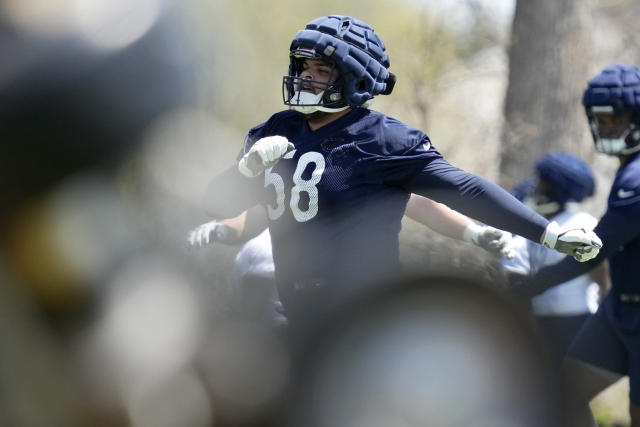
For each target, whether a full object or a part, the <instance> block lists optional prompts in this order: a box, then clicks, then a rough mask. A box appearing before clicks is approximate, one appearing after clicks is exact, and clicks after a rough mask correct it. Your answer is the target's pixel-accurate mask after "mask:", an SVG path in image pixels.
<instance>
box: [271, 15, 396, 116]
mask: <svg viewBox="0 0 640 427" xmlns="http://www.w3.org/2000/svg"><path fill="white" fill-rule="evenodd" d="M385 49H386V48H385V45H384V43H383V42H382V40H381V39H380V37H379V36H378V35H377V34H376V33H375V32H374V30H373V28H371V27H370V26H369V25H367V24H366V23H364V22H362V21H360V20H358V19H356V18H352V17H349V16H342V15H330V16H323V17H320V18H317V19H314V20H313V21H311V22H309V23H308V24H307V25H306V27H305V29H304V30H301V31H299V32H298V33H297V34H296V36H295V37H294V39H293V41H292V42H291V46H290V48H289V57H290V63H289V73H288V74H287V75H286V76H284V77H283V80H282V97H283V101H284V103H285V105H288V106H290V107H291V108H293V109H295V110H297V111H299V112H301V113H303V114H311V113H314V112H316V111H324V112H329V113H334V112H338V111H342V110H345V109H347V108H349V107H352V108H356V107H361V106H364V107H367V106H369V105H370V104H371V102H372V100H373V97H374V96H376V95H379V94H381V95H388V94H390V93H391V91H392V90H393V86H394V85H395V81H396V78H395V76H394V75H393V74H392V73H390V72H389V71H388V68H389V66H390V62H389V55H387V54H386V53H385ZM309 59H316V60H321V61H323V62H325V63H326V64H328V65H329V66H330V67H332V69H336V70H337V71H338V73H337V77H336V78H334V79H330V80H329V81H328V82H326V83H325V82H319V81H314V80H309V79H303V78H301V77H300V75H301V73H302V71H303V66H304V63H305V61H307V60H309ZM303 85H304V86H306V88H307V89H313V91H309V90H303ZM312 92H313V93H312Z"/></svg>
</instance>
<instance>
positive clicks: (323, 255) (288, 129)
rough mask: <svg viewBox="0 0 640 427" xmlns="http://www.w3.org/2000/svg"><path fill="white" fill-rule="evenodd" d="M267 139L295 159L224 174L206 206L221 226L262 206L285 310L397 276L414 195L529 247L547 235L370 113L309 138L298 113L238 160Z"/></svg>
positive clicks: (416, 137)
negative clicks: (279, 142) (282, 142)
mask: <svg viewBox="0 0 640 427" xmlns="http://www.w3.org/2000/svg"><path fill="white" fill-rule="evenodd" d="M272 135H280V136H284V137H286V138H287V139H288V140H289V141H291V142H292V143H293V144H294V146H295V149H294V150H293V151H290V152H289V153H287V154H286V155H285V156H284V157H283V158H282V159H280V161H278V163H276V164H275V165H274V166H273V167H271V168H269V169H267V170H266V171H265V173H264V174H263V175H260V176H258V177H256V178H246V177H244V176H242V175H241V174H240V173H239V172H238V171H237V168H236V167H233V168H231V169H229V170H228V171H226V172H224V173H222V174H220V175H219V176H218V177H217V178H216V179H215V180H214V184H215V185H213V190H210V194H209V196H208V197H207V199H208V200H209V204H208V205H209V209H208V211H209V213H210V214H212V215H214V216H216V215H217V216H219V217H220V216H221V217H229V216H233V215H237V214H238V213H240V212H241V211H242V210H244V209H246V208H248V207H250V206H252V205H254V204H256V203H261V204H263V205H265V206H266V209H267V213H268V216H269V221H270V224H269V229H270V231H271V239H272V245H273V256H274V262H275V266H276V283H277V286H278V291H279V293H280V296H281V298H282V302H283V304H284V305H285V307H287V306H289V307H290V306H292V305H295V304H296V302H294V300H295V299H296V298H298V297H297V296H296V295H305V298H309V299H310V301H309V303H313V302H314V301H316V302H317V301H321V300H322V301H324V300H325V299H322V298H320V297H319V296H318V297H317V298H316V297H315V296H314V292H315V291H314V289H316V288H317V289H318V293H322V294H323V296H326V295H338V293H339V294H340V298H339V299H342V298H343V297H344V296H346V295H345V293H346V294H348V293H349V292H351V291H353V292H356V291H357V290H359V289H360V286H361V285H366V286H371V284H372V283H374V282H380V283H382V282H385V281H389V280H390V279H393V278H394V277H395V276H396V275H397V274H399V270H400V264H399V257H398V250H399V244H398V233H399V231H400V228H401V219H402V216H403V215H404V211H405V207H406V202H407V200H408V198H409V194H410V193H412V192H414V193H417V194H421V195H424V196H427V197H431V198H433V199H434V200H436V201H440V202H444V203H447V204H448V205H450V206H451V207H452V208H453V209H456V210H459V211H460V212H462V213H466V214H468V215H470V216H471V217H473V218H476V219H478V220H480V221H483V222H486V223H489V224H491V225H494V226H498V227H500V228H503V229H506V230H508V231H512V232H515V233H518V234H520V235H523V236H525V237H528V238H531V239H535V240H537V239H538V238H539V237H540V235H541V234H542V232H543V230H544V228H545V227H546V225H547V221H546V220H545V219H544V218H542V217H541V216H539V215H537V214H536V213H534V212H533V211H530V210H528V209H527V208H525V207H524V206H523V205H522V204H521V203H520V202H518V201H517V200H516V199H515V198H514V197H512V196H511V195H510V194H509V193H508V192H506V191H505V190H503V189H502V188H501V187H499V186H497V185H496V184H493V183H490V182H489V181H486V180H484V179H482V178H480V177H478V176H476V175H473V174H470V173H467V172H464V171H461V170H459V169H457V168H455V167H453V166H451V165H450V164H449V163H448V162H446V161H445V160H444V159H443V158H442V156H441V155H440V153H438V151H437V150H436V149H435V148H434V147H433V146H432V145H431V143H430V140H429V138H428V137H427V135H426V134H425V133H424V132H422V131H420V130H418V129H415V128H412V127H409V126H407V125H405V124H403V123H402V122H400V121H398V120H395V119H393V118H391V117H388V116H386V115H384V114H381V113H378V112H375V111H371V110H368V109H364V108H359V109H355V110H353V111H350V112H349V113H347V114H345V115H344V116H342V117H340V118H338V119H337V120H335V121H333V122H331V123H329V124H327V125H325V126H323V127H321V128H319V129H317V130H315V131H311V130H310V128H309V126H308V124H307V122H306V119H305V118H304V117H302V116H301V115H300V114H298V113H297V112H295V111H292V110H289V111H283V112H280V113H276V114H275V115H273V116H272V117H271V118H270V119H269V120H268V121H267V122H265V123H263V124H261V125H259V126H257V127H255V128H253V129H251V130H250V131H249V133H248V135H247V137H246V139H245V143H244V147H243V150H242V152H241V153H240V156H242V154H244V153H246V152H247V151H248V150H249V148H250V147H251V146H252V145H253V144H254V143H255V142H256V141H258V140H259V139H260V138H263V137H266V136H272ZM298 289H306V290H307V291H306V292H297V290H298ZM320 290H321V291H320ZM329 299H332V298H329ZM333 300H335V298H334V299H333ZM317 303H318V304H321V303H320V302H317ZM302 305H305V304H302Z"/></svg>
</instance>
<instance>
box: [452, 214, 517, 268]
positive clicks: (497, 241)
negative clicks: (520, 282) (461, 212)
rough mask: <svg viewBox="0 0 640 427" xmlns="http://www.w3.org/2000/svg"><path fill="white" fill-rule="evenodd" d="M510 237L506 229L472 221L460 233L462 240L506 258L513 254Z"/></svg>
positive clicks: (511, 256)
mask: <svg viewBox="0 0 640 427" xmlns="http://www.w3.org/2000/svg"><path fill="white" fill-rule="evenodd" d="M511 238H512V236H511V233H509V232H507V231H503V230H498V229H497V228H493V227H490V226H488V225H479V224H476V223H474V222H470V223H469V225H467V228H465V229H464V232H463V233H462V239H463V240H464V241H466V242H470V243H473V244H474V245H476V246H479V247H481V248H482V249H484V250H486V251H488V252H491V253H492V254H495V255H501V256H504V257H506V258H508V259H511V258H513V257H514V255H515V254H514V252H513V247H512V246H511Z"/></svg>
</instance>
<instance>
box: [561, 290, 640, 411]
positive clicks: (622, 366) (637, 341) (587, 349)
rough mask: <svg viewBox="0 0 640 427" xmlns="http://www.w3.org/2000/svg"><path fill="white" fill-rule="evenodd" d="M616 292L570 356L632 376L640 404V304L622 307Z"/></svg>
mask: <svg viewBox="0 0 640 427" xmlns="http://www.w3.org/2000/svg"><path fill="white" fill-rule="evenodd" d="M618 298H619V297H618V295H617V294H616V293H615V292H613V291H612V292H609V295H607V297H606V298H605V299H604V301H603V302H602V303H601V304H600V307H598V311H597V312H596V314H594V315H593V316H591V317H590V318H589V319H588V320H587V321H586V322H585V324H584V325H583V327H582V328H581V329H580V331H579V332H578V335H577V336H576V338H575V339H574V341H573V343H572V344H571V346H570V348H569V352H568V354H567V355H568V357H571V358H573V359H577V360H580V361H582V362H585V363H589V364H591V365H594V366H597V367H600V368H603V369H606V370H609V371H612V372H616V373H619V374H621V375H628V376H629V380H630V381H629V383H630V400H631V402H633V403H634V404H636V405H640V331H639V330H638V329H637V328H635V327H633V328H630V327H629V325H630V324H635V323H636V322H635V320H633V318H634V317H637V319H640V304H636V305H628V304H621V303H620V301H619V300H618Z"/></svg>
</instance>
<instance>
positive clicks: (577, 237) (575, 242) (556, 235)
mask: <svg viewBox="0 0 640 427" xmlns="http://www.w3.org/2000/svg"><path fill="white" fill-rule="evenodd" d="M541 241H542V244H543V245H544V246H546V247H548V248H551V249H555V250H556V251H558V252H562V253H563V254H567V255H571V256H572V257H573V258H575V260H576V261H579V262H585V261H589V260H590V259H593V258H595V257H596V256H597V255H598V252H600V248H601V247H602V241H601V240H600V238H599V237H598V236H597V235H596V233H594V232H593V231H587V230H585V229H583V228H572V229H565V230H562V229H561V228H560V226H559V225H558V223H556V222H555V221H553V222H551V223H549V225H548V226H547V228H546V229H545V231H544V234H543V235H542V239H541Z"/></svg>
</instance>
